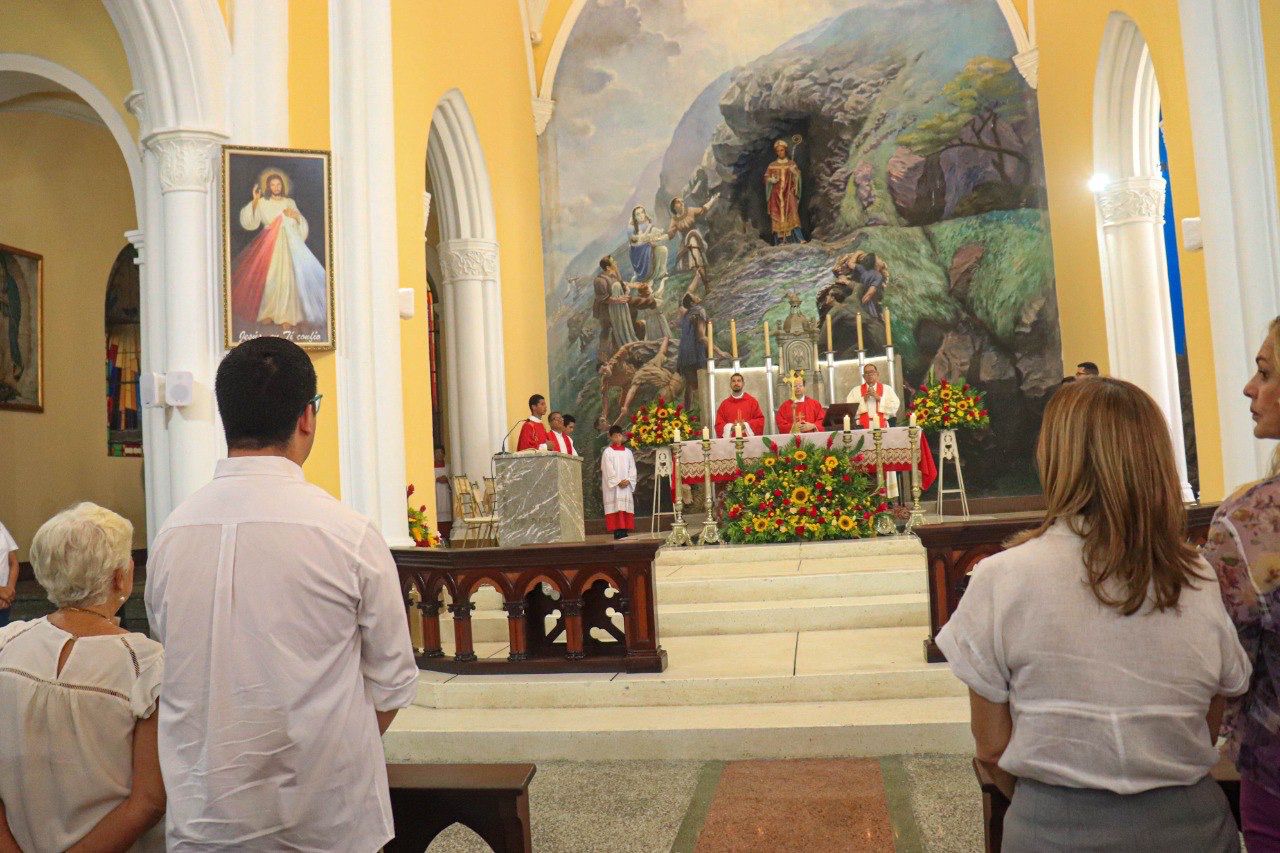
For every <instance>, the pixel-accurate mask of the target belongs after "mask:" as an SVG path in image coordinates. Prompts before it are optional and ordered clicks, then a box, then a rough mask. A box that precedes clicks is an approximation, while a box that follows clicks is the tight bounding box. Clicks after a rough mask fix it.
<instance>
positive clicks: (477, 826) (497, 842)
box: [383, 764, 537, 853]
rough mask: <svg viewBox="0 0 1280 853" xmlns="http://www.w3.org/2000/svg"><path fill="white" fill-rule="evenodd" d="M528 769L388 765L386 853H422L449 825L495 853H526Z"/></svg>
mask: <svg viewBox="0 0 1280 853" xmlns="http://www.w3.org/2000/svg"><path fill="white" fill-rule="evenodd" d="M536 769H537V768H535V767H534V766H533V765H532V764H388V765H387V781H388V782H389V784H390V787H391V817H392V820H393V821H394V822H395V833H396V837H395V838H394V839H392V840H391V841H390V842H389V843H388V844H387V846H386V847H384V848H383V849H384V850H386V851H388V853H422V852H423V851H424V850H426V849H427V847H428V846H429V845H430V844H431V842H432V841H433V840H434V839H435V837H436V836H437V835H439V834H440V833H441V832H443V831H444V830H445V829H446V828H447V827H449V826H452V825H453V824H455V823H460V824H462V825H463V826H465V827H467V828H469V829H471V830H472V831H474V832H475V833H476V835H479V836H480V837H481V838H483V839H484V840H485V843H487V844H488V845H489V846H490V847H492V848H493V849H494V851H495V853H529V851H531V850H533V845H532V843H531V840H530V834H529V781H530V780H531V779H533V774H534V772H535V771H536Z"/></svg>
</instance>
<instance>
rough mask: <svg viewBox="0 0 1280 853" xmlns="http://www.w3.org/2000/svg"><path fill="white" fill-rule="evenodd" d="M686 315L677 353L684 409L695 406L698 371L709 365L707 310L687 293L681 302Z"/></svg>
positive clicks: (681, 322)
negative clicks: (694, 393)
mask: <svg viewBox="0 0 1280 853" xmlns="http://www.w3.org/2000/svg"><path fill="white" fill-rule="evenodd" d="M680 305H681V307H682V308H683V309H684V313H683V315H682V316H681V318H680V349H678V350H677V351H676V370H677V371H679V373H680V377H681V378H682V379H683V380H684V407H685V408H686V409H688V408H690V407H691V406H692V405H693V392H694V391H696V390H697V388H698V370H699V368H702V367H705V366H706V364H707V320H708V317H707V309H705V308H703V307H702V300H701V299H699V298H698V297H697V296H696V295H694V294H692V293H686V294H685V295H684V299H683V300H681V303H680Z"/></svg>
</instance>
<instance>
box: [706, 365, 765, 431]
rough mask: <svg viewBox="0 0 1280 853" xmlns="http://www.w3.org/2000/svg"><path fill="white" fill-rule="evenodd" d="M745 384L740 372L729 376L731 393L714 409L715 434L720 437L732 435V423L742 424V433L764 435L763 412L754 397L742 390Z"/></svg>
mask: <svg viewBox="0 0 1280 853" xmlns="http://www.w3.org/2000/svg"><path fill="white" fill-rule="evenodd" d="M745 384H746V381H745V380H744V379H743V378H742V374H741V373H735V374H733V375H732V376H730V377H729V390H730V391H731V392H732V393H731V394H730V395H729V396H728V397H725V398H724V400H723V401H721V403H720V407H719V408H718V409H716V435H718V436H720V437H721V438H733V437H734V436H733V425H734V424H742V434H743V435H764V412H763V411H761V409H760V403H759V402H758V401H757V400H756V398H755V397H752V396H751V395H750V394H748V393H747V392H746V391H744V390H742V389H743V387H744V386H745Z"/></svg>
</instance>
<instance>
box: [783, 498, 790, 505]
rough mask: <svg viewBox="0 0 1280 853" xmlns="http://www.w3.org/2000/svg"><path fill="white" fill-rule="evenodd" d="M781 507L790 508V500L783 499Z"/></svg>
mask: <svg viewBox="0 0 1280 853" xmlns="http://www.w3.org/2000/svg"><path fill="white" fill-rule="evenodd" d="M782 505H783V506H791V498H783V499H782Z"/></svg>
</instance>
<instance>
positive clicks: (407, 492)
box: [404, 483, 413, 498]
mask: <svg viewBox="0 0 1280 853" xmlns="http://www.w3.org/2000/svg"><path fill="white" fill-rule="evenodd" d="M404 496H405V497H406V498H411V497H413V483H410V484H409V488H407V489H405V492H404Z"/></svg>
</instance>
